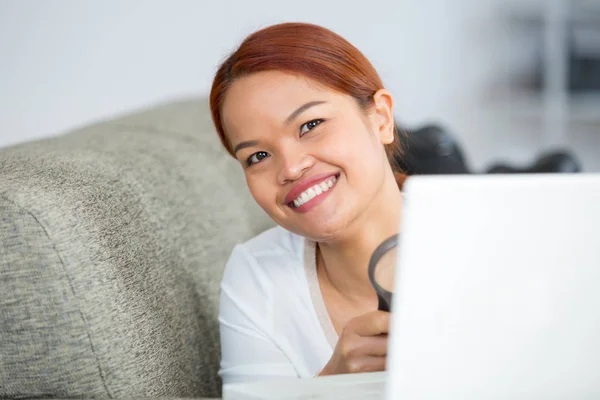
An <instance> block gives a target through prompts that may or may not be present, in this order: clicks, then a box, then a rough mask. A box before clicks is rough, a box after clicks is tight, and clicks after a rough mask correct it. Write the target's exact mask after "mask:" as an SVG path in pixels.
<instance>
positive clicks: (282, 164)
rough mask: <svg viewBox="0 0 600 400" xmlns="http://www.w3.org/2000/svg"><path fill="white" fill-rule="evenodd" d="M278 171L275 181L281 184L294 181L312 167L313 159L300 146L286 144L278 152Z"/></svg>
mask: <svg viewBox="0 0 600 400" xmlns="http://www.w3.org/2000/svg"><path fill="white" fill-rule="evenodd" d="M278 158H279V168H278V169H279V171H278V176H277V181H278V182H279V184H281V185H285V184H286V183H288V182H293V181H296V180H298V179H300V178H302V176H303V175H304V174H305V172H306V171H307V170H309V169H310V167H312V165H313V163H314V160H313V159H312V157H311V156H310V155H309V154H307V153H306V152H305V151H303V150H302V148H301V146H286V147H285V148H281V149H280V152H279V157H278Z"/></svg>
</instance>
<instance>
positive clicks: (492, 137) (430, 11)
mask: <svg viewBox="0 0 600 400" xmlns="http://www.w3.org/2000/svg"><path fill="white" fill-rule="evenodd" d="M497 3H498V1H497V0H496V1H494V0H479V1H477V0H455V1H451V2H449V1H446V0H427V1H417V0H376V1H372V2H368V1H364V0H360V1H344V2H341V1H334V0H331V1H328V0H304V1H302V2H297V1H296V2H284V1H281V0H253V1H246V0H238V1H233V0H219V1H214V0H213V1H203V0H194V1H192V0H162V1H161V0H143V1H142V0H140V1H134V0H104V1H92V0H47V1H37V0H0V146H3V145H8V144H12V143H17V142H22V141H26V140H30V139H33V138H37V137H42V136H47V135H52V134H55V133H59V132H62V131H64V130H66V129H71V128H74V127H77V126H80V125H82V124H86V123H88V122H90V121H93V120H97V119H101V118H107V117H111V116H113V115H116V114H119V113H123V112H126V111H129V110H132V109H135V108H139V107H143V106H146V105H150V104H152V103H155V102H162V101H165V100H168V99H172V98H177V97H181V96H188V95H207V93H208V90H209V87H210V82H211V79H212V75H213V73H214V71H215V69H216V67H217V64H218V63H219V61H220V60H221V59H222V58H223V57H224V56H225V55H226V54H227V53H228V52H229V51H231V50H232V49H233V48H234V47H235V45H236V44H238V43H239V42H240V41H241V40H242V38H243V37H244V36H245V35H247V34H248V33H250V32H252V31H254V30H256V29H258V28H261V27H264V26H266V25H269V24H272V23H277V22H283V21H307V22H313V23H317V24H322V25H324V26H326V27H328V28H331V29H333V30H334V31H336V32H338V33H340V34H341V35H342V36H344V37H346V38H347V39H348V40H350V41H351V42H352V43H353V44H355V45H356V46H357V47H358V48H359V49H361V50H362V51H363V52H364V53H365V54H366V55H367V56H368V57H369V58H370V59H371V61H372V62H373V64H374V65H375V67H376V68H377V69H378V70H379V72H380V74H381V75H382V77H383V79H384V82H385V84H386V86H387V87H388V88H389V89H390V90H391V91H392V93H394V94H395V96H396V102H397V103H396V115H397V117H398V118H399V119H400V120H401V121H402V122H404V123H408V124H419V123H422V122H425V121H431V120H434V121H440V122H443V123H445V124H446V125H447V126H448V127H450V128H451V129H452V130H453V131H454V132H455V133H456V134H457V135H458V136H459V138H460V140H461V141H462V142H463V144H464V145H465V147H466V150H467V154H468V156H469V158H470V161H471V163H472V165H473V166H474V167H475V168H482V167H483V166H484V165H486V164H487V163H489V162H490V161H492V160H494V159H496V158H498V157H504V158H507V159H510V160H514V161H526V160H529V159H530V158H532V157H533V154H534V152H535V151H536V150H537V149H539V146H540V140H539V137H538V136H537V134H528V133H526V134H517V133H515V132H516V131H515V130H514V129H512V130H510V131H511V132H513V134H512V135H511V134H509V133H507V132H506V131H509V130H508V129H500V128H499V125H498V124H497V123H494V122H493V120H492V119H490V117H489V116H488V115H487V113H486V110H487V109H486V106H485V105H483V104H482V103H481V96H482V91H483V88H484V86H485V85H486V82H488V81H489V79H490V77H491V76H493V75H494V74H495V73H497V71H498V65H499V63H498V62H496V61H500V60H501V58H502V55H501V53H499V52H498V51H496V50H497V49H495V43H497V42H498V37H499V35H501V34H502V29H501V27H499V26H498V24H497V23H495V22H494V21H495V18H494V15H495V12H496V8H497V7H496V5H497ZM504 119H505V118H504V117H501V120H504ZM599 146H600V144H599Z"/></svg>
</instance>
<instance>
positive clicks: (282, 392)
mask: <svg viewBox="0 0 600 400" xmlns="http://www.w3.org/2000/svg"><path fill="white" fill-rule="evenodd" d="M405 199H406V207H405V213H404V218H403V224H402V227H401V235H400V247H399V251H398V261H397V263H398V264H397V268H398V269H397V273H396V276H395V290H394V292H395V294H394V300H393V306H392V308H393V311H392V327H391V333H390V348H389V351H388V371H387V372H384V373H371V374H354V375H339V376H333V377H323V378H316V379H304V380H295V381H285V382H259V383H252V384H231V385H225V387H224V389H223V396H224V399H225V400H246V399H279V400H287V399H365V400H366V399H386V400H391V399H450V400H453V399H461V400H462V399H508V398H510V399H513V400H514V399H527V400H530V399H597V398H600V174H598V175H593V174H576V175H567V174H565V175H493V176H491V175H487V176H486V175H480V176H443V177H432V176H431V177H413V178H411V179H410V180H408V181H407V183H406V194H405Z"/></svg>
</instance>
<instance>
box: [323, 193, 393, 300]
mask: <svg viewBox="0 0 600 400" xmlns="http://www.w3.org/2000/svg"><path fill="white" fill-rule="evenodd" d="M393 183H394V185H393V186H392V185H385V186H389V187H387V188H384V190H383V191H382V192H381V193H380V195H378V196H377V198H376V199H375V201H373V202H372V203H371V204H370V206H369V208H368V210H366V212H365V213H363V214H362V215H361V216H360V217H359V218H358V219H357V220H356V221H354V222H355V223H353V224H352V226H351V227H349V232H347V234H346V235H344V237H341V238H336V239H335V240H333V241H329V242H320V243H318V258H317V263H318V264H320V265H319V269H320V270H321V271H320V272H321V274H322V275H321V276H322V278H323V279H324V280H325V281H326V282H327V283H328V284H329V285H330V286H331V287H332V288H334V289H335V290H336V291H337V292H339V293H340V294H341V295H343V296H344V297H346V298H347V299H348V300H351V301H356V302H357V303H359V302H363V301H364V299H365V298H372V297H374V296H375V291H374V290H373V287H372V286H371V283H370V281H369V277H368V265H369V260H370V258H371V255H372V254H373V252H374V251H375V249H376V248H377V246H379V244H381V242H383V241H384V240H385V239H387V238H388V237H390V236H392V235H394V234H397V233H398V226H399V223H400V218H401V215H402V195H401V193H400V190H399V189H398V187H397V185H396V184H395V182H393Z"/></svg>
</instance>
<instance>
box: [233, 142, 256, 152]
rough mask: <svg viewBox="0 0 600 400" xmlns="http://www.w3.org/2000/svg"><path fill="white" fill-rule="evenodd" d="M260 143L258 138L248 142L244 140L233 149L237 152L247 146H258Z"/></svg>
mask: <svg viewBox="0 0 600 400" xmlns="http://www.w3.org/2000/svg"><path fill="white" fill-rule="evenodd" d="M257 144H258V140H249V141H247V142H242V143H239V144H238V145H237V146H235V148H234V149H233V153H234V154H235V153H237V152H238V151H240V150H242V149H245V148H246V147H252V146H256V145H257Z"/></svg>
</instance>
